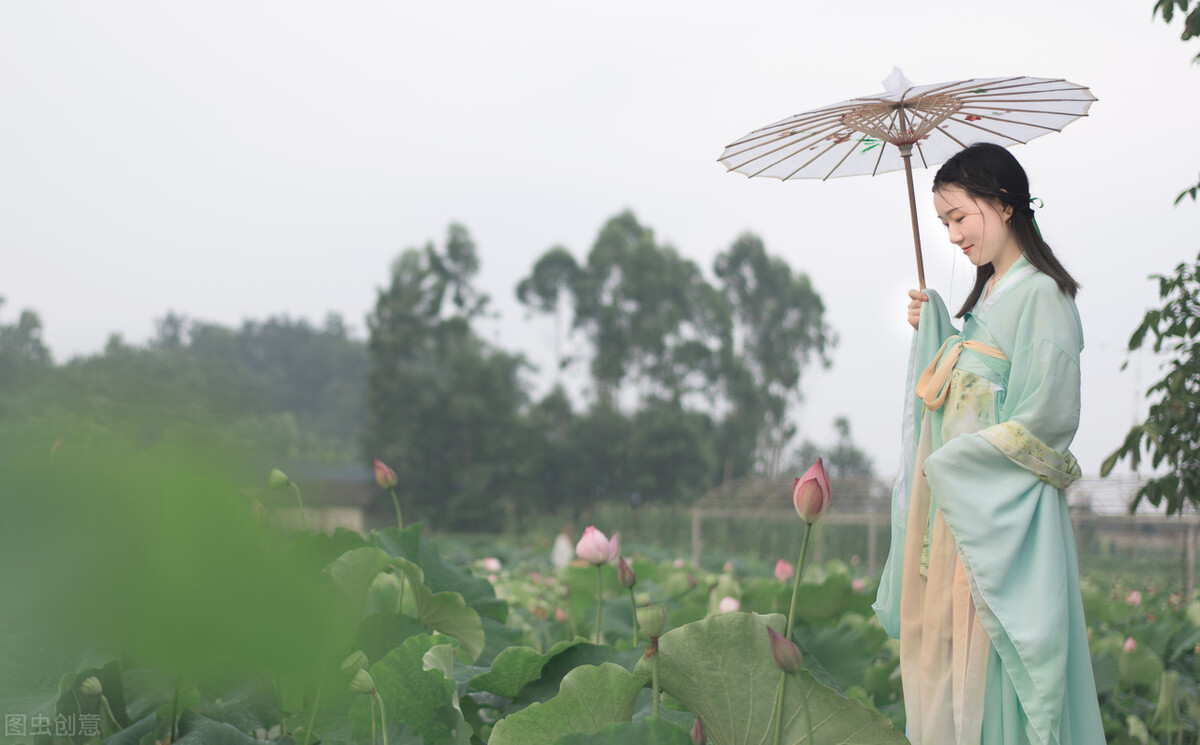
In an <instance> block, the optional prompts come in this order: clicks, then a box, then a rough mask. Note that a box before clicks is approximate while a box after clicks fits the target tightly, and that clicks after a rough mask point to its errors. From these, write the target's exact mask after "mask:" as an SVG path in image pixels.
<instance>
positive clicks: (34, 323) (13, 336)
mask: <svg viewBox="0 0 1200 745" xmlns="http://www.w3.org/2000/svg"><path fill="white" fill-rule="evenodd" d="M3 306H4V298H0V307H3ZM52 366H53V362H52V361H51V358H50V350H49V349H47V348H46V345H45V344H44V343H42V320H41V319H40V318H39V317H38V314H37V313H35V312H34V311H32V310H23V311H21V315H20V317H19V318H18V319H17V322H16V323H15V324H0V386H3V387H4V389H8V390H12V389H13V388H15V387H16V386H17V385H18V384H22V383H27V382H30V381H34V380H36V378H37V376H38V375H39V374H40V373H41V372H44V371H45V370H47V369H49V368H50V367H52Z"/></svg>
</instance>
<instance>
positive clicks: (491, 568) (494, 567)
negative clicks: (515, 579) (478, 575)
mask: <svg viewBox="0 0 1200 745" xmlns="http://www.w3.org/2000/svg"><path fill="white" fill-rule="evenodd" d="M479 565H480V566H482V567H483V571H485V572H498V571H500V560H499V559H497V558H496V557H495V556H487V557H485V558H484V559H483V560H482V561H480V562H479Z"/></svg>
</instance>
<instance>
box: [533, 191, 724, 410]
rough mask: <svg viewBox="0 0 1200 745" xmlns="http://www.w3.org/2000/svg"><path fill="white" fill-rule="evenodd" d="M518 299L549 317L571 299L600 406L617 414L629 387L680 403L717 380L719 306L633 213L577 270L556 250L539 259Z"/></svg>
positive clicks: (611, 224)
mask: <svg viewBox="0 0 1200 745" xmlns="http://www.w3.org/2000/svg"><path fill="white" fill-rule="evenodd" d="M517 297H518V298H519V299H520V300H521V302H522V303H524V304H525V305H527V306H528V307H530V308H531V309H532V310H534V311H537V312H542V313H555V314H557V313H559V312H560V308H561V303H562V302H563V301H564V300H567V299H569V301H570V302H571V309H572V321H571V328H572V330H573V331H578V332H580V333H582V334H583V335H584V337H585V338H586V339H587V340H588V342H589V344H590V346H591V348H592V359H591V365H590V372H591V375H592V379H593V380H594V381H595V386H596V396H597V400H598V401H599V402H601V403H602V404H603V405H605V406H616V404H617V401H618V400H619V399H620V393H621V390H622V387H623V386H624V385H625V384H626V383H628V382H634V383H637V384H640V385H641V387H642V391H643V395H645V396H665V397H667V398H681V397H683V396H685V395H687V394H688V393H690V392H694V391H697V390H700V389H702V388H704V387H706V386H707V385H709V384H711V383H712V382H713V381H715V380H716V379H717V369H718V367H717V362H718V359H719V357H718V352H719V349H720V345H721V344H720V340H721V337H722V335H723V333H724V331H723V329H724V328H725V327H727V325H728V319H727V317H726V316H725V315H723V312H724V309H725V305H724V304H723V303H722V301H721V298H720V297H719V294H718V293H717V292H716V291H715V290H714V288H713V287H712V286H711V285H710V284H709V283H708V282H707V281H706V280H705V279H704V277H703V274H702V273H701V271H700V268H699V267H698V266H697V265H696V264H695V263H694V262H692V261H690V260H687V259H685V258H683V257H682V256H681V255H680V254H679V252H678V251H676V250H675V248H673V247H672V246H669V245H660V244H659V243H658V242H657V241H656V240H655V237H654V232H653V231H652V230H650V229H649V228H647V227H645V226H643V225H641V224H640V223H639V222H638V221H637V218H636V217H635V216H634V215H633V213H631V212H628V211H626V212H622V213H621V214H619V215H617V216H615V217H613V218H612V219H610V220H609V221H608V222H607V223H605V225H604V226H603V227H602V228H601V230H600V233H599V235H598V236H597V238H596V241H595V243H594V244H593V246H592V249H591V251H590V252H589V253H588V256H587V260H586V262H585V263H584V264H583V265H579V264H577V263H576V262H575V260H574V258H573V257H572V256H571V255H570V254H569V253H568V252H567V251H566V250H565V249H564V248H562V247H559V246H556V247H554V248H552V249H550V250H549V251H547V252H546V253H545V254H544V255H543V256H542V257H541V258H540V259H539V260H538V261H537V263H536V264H535V265H534V268H533V272H532V273H531V274H530V276H529V277H527V278H525V279H524V280H522V281H521V283H520V284H519V285H518V286H517Z"/></svg>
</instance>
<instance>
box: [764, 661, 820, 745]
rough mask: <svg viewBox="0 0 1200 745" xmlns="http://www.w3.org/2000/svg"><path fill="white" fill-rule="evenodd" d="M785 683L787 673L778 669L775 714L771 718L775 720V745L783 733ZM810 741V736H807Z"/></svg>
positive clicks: (777, 744)
mask: <svg viewBox="0 0 1200 745" xmlns="http://www.w3.org/2000/svg"><path fill="white" fill-rule="evenodd" d="M786 684H787V673H786V672H784V671H780V673H779V692H778V693H776V694H775V715H774V716H773V717H772V719H774V720H775V737H774V739H773V740H772V742H773V743H775V745H779V738H780V736H781V735H783V687H784V686H785V685H786ZM808 741H809V742H810V743H811V742H812V738H811V737H810V738H808Z"/></svg>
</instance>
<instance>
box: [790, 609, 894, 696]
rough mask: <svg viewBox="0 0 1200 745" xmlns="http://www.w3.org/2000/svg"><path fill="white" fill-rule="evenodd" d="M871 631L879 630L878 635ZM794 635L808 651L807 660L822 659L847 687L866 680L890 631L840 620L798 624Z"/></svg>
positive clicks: (835, 678)
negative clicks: (831, 623) (854, 625)
mask: <svg viewBox="0 0 1200 745" xmlns="http://www.w3.org/2000/svg"><path fill="white" fill-rule="evenodd" d="M872 631H878V635H876V634H874V633H872ZM879 635H882V637H883V639H880V638H879ZM793 638H794V639H795V640H796V641H797V642H798V643H799V644H800V645H801V649H802V650H804V651H805V660H806V661H807V660H808V659H809V658H810V657H815V658H816V659H818V660H820V662H821V665H822V667H824V669H825V670H826V671H828V673H829V674H830V675H831V676H832V677H833V679H834V680H835V681H837V685H838V687H839V688H841V689H842V690H845V689H847V688H849V687H851V686H856V685H862V684H863V681H864V679H865V676H866V672H867V668H868V667H870V666H871V662H872V661H873V660H874V659H875V657H876V655H877V654H878V653H879V648H880V646H881V645H882V644H883V640H884V639H886V638H887V634H886V632H884V631H883V630H882V629H864V630H858V629H855V628H854V627H852V626H850V625H848V624H839V625H838V626H824V627H820V626H797V627H796V629H795V631H794V633H793ZM814 677H818V676H815V675H814Z"/></svg>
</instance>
